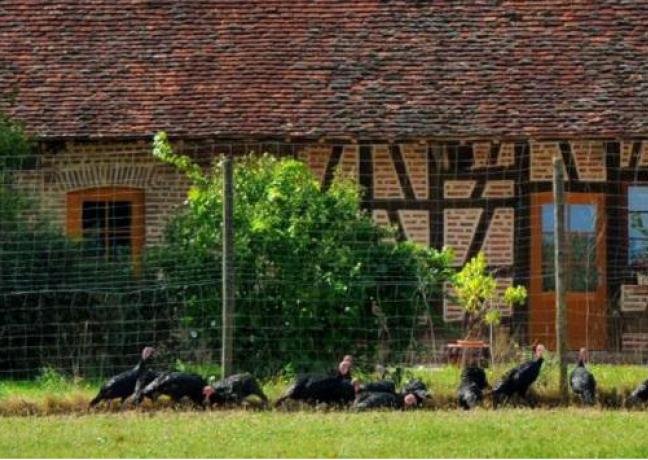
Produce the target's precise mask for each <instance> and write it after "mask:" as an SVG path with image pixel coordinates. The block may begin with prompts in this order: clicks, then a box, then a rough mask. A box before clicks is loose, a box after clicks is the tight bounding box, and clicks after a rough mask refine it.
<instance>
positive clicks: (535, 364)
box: [493, 344, 545, 408]
mask: <svg viewBox="0 0 648 460" xmlns="http://www.w3.org/2000/svg"><path fill="white" fill-rule="evenodd" d="M544 351H545V347H544V346H543V345H542V344H538V345H536V346H535V347H534V354H535V359H532V360H530V361H527V362H525V363H523V364H520V365H519V366H517V367H514V368H513V369H511V370H509V371H508V372H507V373H506V374H504V377H502V380H501V381H500V382H498V383H497V385H495V387H494V388H493V407H495V408H497V406H498V405H499V404H501V403H502V402H505V401H508V400H509V399H510V398H511V397H512V396H514V395H518V396H519V397H521V398H525V397H526V394H527V391H528V390H529V387H530V386H531V385H532V384H533V382H535V381H536V379H537V378H538V375H540V368H541V367H542V363H543V361H544V359H543V357H542V355H543V354H544Z"/></svg>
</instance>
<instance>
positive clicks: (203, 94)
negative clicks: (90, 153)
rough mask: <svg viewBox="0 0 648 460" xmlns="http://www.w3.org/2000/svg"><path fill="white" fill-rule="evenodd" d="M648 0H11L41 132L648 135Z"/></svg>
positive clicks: (20, 69) (20, 88)
mask: <svg viewBox="0 0 648 460" xmlns="http://www.w3.org/2000/svg"><path fill="white" fill-rule="evenodd" d="M647 23H648V2H646V1H636V0H596V1H592V0H561V1H558V0H542V1H540V0H537V1H536V0H534V1H526V0H525V1H522V0H518V1H502V0H474V1H461V2H458V1H452V2H450V1H441V0H425V1H424V0H400V1H396V0H395V1H388V0H382V1H381V0H373V1H369V0H353V1H350V0H337V1H334V0H327V1H325V0H250V1H232V0H220V1H218V0H217V1H207V0H205V1H201V0H175V1H171V0H52V1H45V0H40V1H39V0H3V1H2V2H0V95H1V96H0V99H1V102H0V109H3V110H6V111H8V112H9V113H10V114H12V115H13V116H15V117H17V118H19V119H20V120H23V121H24V122H25V123H26V125H27V127H28V128H29V130H30V131H32V132H33V133H35V134H37V135H39V136H41V137H55V138H61V137H91V138H93V137H125V136H143V135H150V134H151V133H152V132H154V131H156V130H158V129H166V130H168V131H170V132H171V133H173V134H175V135H186V136H265V135H268V136H306V137H318V136H329V137H336V136H353V137H357V138H380V139H386V138H408V137H424V136H426V137H435V136H502V137H505V136H531V137H537V136H564V135H579V136H595V137H603V136H634V135H646V134H648V116H647V113H648V57H647V56H648V25H647Z"/></svg>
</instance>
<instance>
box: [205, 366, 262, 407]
mask: <svg viewBox="0 0 648 460" xmlns="http://www.w3.org/2000/svg"><path fill="white" fill-rule="evenodd" d="M210 386H211V389H212V390H213V392H211V391H210V395H209V396H208V398H209V404H210V405H212V404H228V403H233V404H238V403H240V402H241V401H243V400H244V399H245V398H247V397H248V396H252V395H255V396H258V397H259V398H260V399H261V401H263V402H264V403H267V402H268V398H267V397H266V395H265V394H264V393H263V391H262V390H261V386H260V385H259V383H258V382H257V380H256V379H255V378H254V377H253V376H252V375H250V374H248V373H245V374H234V375H231V376H229V377H227V378H225V379H222V380H219V381H217V382H215V383H212V384H211V385H210Z"/></svg>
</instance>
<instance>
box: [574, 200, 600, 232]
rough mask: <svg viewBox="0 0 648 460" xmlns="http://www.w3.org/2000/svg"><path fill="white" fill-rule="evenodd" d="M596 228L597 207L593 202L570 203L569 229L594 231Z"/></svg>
mask: <svg viewBox="0 0 648 460" xmlns="http://www.w3.org/2000/svg"><path fill="white" fill-rule="evenodd" d="M595 229H596V207H595V206H594V205H591V204H572V205H569V230H570V231H573V232H593V231H595Z"/></svg>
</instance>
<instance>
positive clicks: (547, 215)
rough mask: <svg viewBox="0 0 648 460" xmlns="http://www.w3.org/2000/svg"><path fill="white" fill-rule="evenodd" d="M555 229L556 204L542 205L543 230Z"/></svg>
mask: <svg viewBox="0 0 648 460" xmlns="http://www.w3.org/2000/svg"><path fill="white" fill-rule="evenodd" d="M553 230H554V206H553V204H543V205H542V232H543V233H545V232H553Z"/></svg>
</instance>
